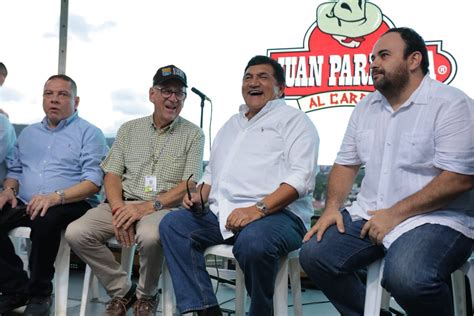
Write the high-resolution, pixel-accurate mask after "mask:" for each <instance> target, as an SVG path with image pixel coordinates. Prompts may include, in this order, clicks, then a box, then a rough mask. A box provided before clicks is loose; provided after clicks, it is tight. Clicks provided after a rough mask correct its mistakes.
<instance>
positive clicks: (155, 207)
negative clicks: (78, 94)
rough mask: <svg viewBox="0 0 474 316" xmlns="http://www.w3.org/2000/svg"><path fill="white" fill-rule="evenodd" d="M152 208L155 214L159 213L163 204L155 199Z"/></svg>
mask: <svg viewBox="0 0 474 316" xmlns="http://www.w3.org/2000/svg"><path fill="white" fill-rule="evenodd" d="M153 208H154V209H155V211H156V212H158V211H161V210H162V209H163V204H162V203H161V202H160V200H158V199H155V202H153Z"/></svg>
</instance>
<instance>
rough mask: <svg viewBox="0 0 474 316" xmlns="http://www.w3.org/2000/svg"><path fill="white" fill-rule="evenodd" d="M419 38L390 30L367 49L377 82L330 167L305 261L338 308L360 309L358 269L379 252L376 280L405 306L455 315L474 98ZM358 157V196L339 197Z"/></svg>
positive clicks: (465, 234) (468, 232) (467, 231)
mask: <svg viewBox="0 0 474 316" xmlns="http://www.w3.org/2000/svg"><path fill="white" fill-rule="evenodd" d="M428 66H429V62H428V52H427V48H426V46H425V42H424V41H423V39H422V38H421V36H420V35H418V34H417V33H416V32H415V31H414V30H412V29H410V28H394V29H390V30H388V31H387V32H386V33H385V34H383V35H382V36H381V37H380V38H379V40H378V41H377V42H376V43H375V45H374V47H373V50H372V64H371V66H370V67H371V70H372V77H373V81H374V86H375V88H376V90H377V91H375V92H374V93H371V94H369V95H368V96H366V97H365V98H364V99H363V100H362V101H361V102H359V103H358V104H357V105H356V107H355V109H354V111H353V113H352V116H351V118H350V120H349V125H348V127H347V130H346V134H345V136H344V140H343V142H342V145H341V149H340V151H339V153H338V155H337V158H336V162H335V163H334V165H333V168H332V170H331V173H330V175H329V183H328V192H327V200H326V207H325V210H324V212H323V214H322V216H321V218H320V219H319V221H318V222H317V223H316V224H315V225H314V227H313V228H312V229H311V231H310V232H309V233H308V234H306V236H305V241H306V243H305V244H304V245H303V247H302V248H301V253H300V261H301V265H302V267H303V269H304V270H305V271H306V272H307V273H308V275H309V276H310V277H311V279H313V280H314V282H315V283H316V284H317V286H318V287H319V288H320V289H321V290H322V291H323V292H324V294H325V295H326V296H327V297H328V298H329V300H330V301H331V302H332V303H333V304H334V305H335V307H336V308H337V309H338V311H339V312H340V313H341V314H342V315H363V313H364V297H365V285H364V284H363V283H362V282H361V280H360V279H359V277H358V275H357V274H356V270H358V269H361V268H363V267H365V266H367V265H369V264H370V263H371V262H373V261H375V260H377V259H380V258H383V257H384V260H385V268H384V271H383V278H382V286H383V287H384V288H386V289H387V290H388V291H389V292H390V293H391V295H392V296H393V297H394V298H395V300H396V301H397V302H398V304H399V305H400V306H401V307H403V309H404V310H405V311H406V312H407V313H408V315H453V307H452V304H453V302H452V296H451V293H450V289H449V285H448V282H449V279H450V274H451V273H452V272H453V271H455V270H456V269H457V268H459V267H460V266H461V265H462V264H463V263H464V262H465V261H466V259H467V258H469V256H470V255H471V252H472V245H473V244H472V238H473V237H474V200H473V197H474V195H473V191H472V188H473V186H474V124H473V121H474V104H472V101H471V99H470V98H469V97H468V96H467V95H466V94H465V93H463V92H462V91H460V90H458V89H456V88H453V87H450V86H447V85H444V84H442V83H440V82H438V81H436V80H433V79H431V78H430V76H429V73H428V72H429V68H428ZM361 166H365V177H364V180H363V181H362V185H361V188H360V192H359V194H358V195H357V199H356V201H354V202H353V203H352V205H351V206H350V207H348V208H347V209H345V208H343V205H344V201H345V199H346V197H347V195H348V194H349V192H350V191H351V189H352V184H353V181H354V179H355V177H356V175H357V172H358V170H359V168H360V167H361Z"/></svg>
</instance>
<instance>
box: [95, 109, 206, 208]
mask: <svg viewBox="0 0 474 316" xmlns="http://www.w3.org/2000/svg"><path fill="white" fill-rule="evenodd" d="M203 151H204V134H203V132H202V130H201V129H200V128H199V127H197V126H196V125H194V124H193V123H191V122H189V121H187V120H186V119H184V118H182V117H177V118H176V119H175V120H174V121H173V123H171V124H170V125H169V126H167V127H165V128H163V129H158V128H156V127H155V125H154V123H153V116H146V117H142V118H139V119H135V120H132V121H129V122H126V123H124V124H123V125H122V126H121V127H120V129H119V131H118V132H117V137H116V139H115V142H114V144H113V145H112V148H111V149H110V152H109V154H108V155H107V157H106V158H105V160H104V161H103V162H102V164H101V167H102V169H103V170H104V172H105V173H108V172H112V173H114V174H116V175H118V176H120V177H122V187H123V194H124V197H126V198H134V199H140V200H145V201H149V200H152V199H153V198H154V197H155V195H156V194H157V193H160V192H164V191H168V190H170V189H171V188H173V187H175V186H176V185H178V183H179V182H181V181H183V180H187V178H188V177H189V176H190V175H191V174H194V176H193V179H194V181H198V180H199V178H200V177H201V174H202V158H203ZM146 176H155V177H156V180H157V185H156V188H157V190H156V192H147V191H146V190H145V177H146Z"/></svg>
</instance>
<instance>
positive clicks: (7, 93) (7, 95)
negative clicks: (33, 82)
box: [0, 88, 24, 102]
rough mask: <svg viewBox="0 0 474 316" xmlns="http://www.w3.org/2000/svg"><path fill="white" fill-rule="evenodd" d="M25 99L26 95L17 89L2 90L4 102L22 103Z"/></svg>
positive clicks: (0, 98)
mask: <svg viewBox="0 0 474 316" xmlns="http://www.w3.org/2000/svg"><path fill="white" fill-rule="evenodd" d="M23 99H24V95H23V94H21V93H20V92H18V91H17V90H15V89H10V88H2V90H1V93H0V100H1V101H3V102H20V101H22V100H23Z"/></svg>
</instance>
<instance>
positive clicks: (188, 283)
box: [160, 56, 319, 316]
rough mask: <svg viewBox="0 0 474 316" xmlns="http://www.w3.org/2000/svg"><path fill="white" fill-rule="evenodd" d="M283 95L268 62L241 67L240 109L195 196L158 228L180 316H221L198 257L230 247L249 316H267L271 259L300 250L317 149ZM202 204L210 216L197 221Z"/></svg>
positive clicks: (281, 80)
mask: <svg viewBox="0 0 474 316" xmlns="http://www.w3.org/2000/svg"><path fill="white" fill-rule="evenodd" d="M284 91H285V76H284V71H283V68H282V67H281V65H280V64H279V63H278V62H277V61H275V60H273V59H271V58H268V57H266V56H255V57H254V58H252V59H251V60H250V61H249V63H248V65H247V67H246V68H245V74H244V77H243V80H242V96H243V98H244V101H245V104H243V105H241V106H240V111H239V113H238V114H236V115H234V116H233V117H231V118H230V120H229V121H227V123H225V125H224V126H223V127H222V128H221V129H220V131H219V132H218V134H217V136H216V139H215V141H214V143H213V147H212V150H211V157H210V161H209V164H208V166H207V167H206V170H205V174H204V176H203V178H202V179H201V181H200V183H199V185H198V187H197V190H196V191H197V192H196V193H193V194H190V195H191V196H190V197H189V196H185V198H184V200H183V206H184V207H185V209H182V210H179V211H176V212H172V213H170V214H168V215H167V216H166V217H165V218H164V219H163V220H162V222H161V224H160V234H161V241H162V244H163V249H164V252H165V257H166V262H167V264H168V267H169V270H170V274H171V278H172V280H173V286H174V289H175V294H176V300H177V304H178V308H179V310H180V312H181V313H187V312H191V311H196V312H197V313H198V315H221V311H220V308H219V305H218V303H217V299H216V297H215V295H214V291H213V288H212V284H211V281H210V278H209V275H208V274H207V272H206V268H205V260H204V257H203V252H204V250H205V249H206V248H207V247H209V246H213V245H217V244H233V245H234V247H233V249H234V255H235V258H236V259H237V261H238V262H239V264H240V267H241V268H242V270H243V272H244V274H245V284H246V287H247V291H248V293H249V294H250V296H251V304H250V311H249V315H253V316H266V315H268V316H270V315H272V310H273V291H274V289H273V287H274V283H275V277H276V272H277V270H278V263H279V259H280V258H281V257H282V256H285V255H287V254H288V253H289V252H290V251H292V250H295V249H298V248H299V247H300V246H301V240H302V238H303V235H304V234H305V232H306V228H307V227H308V225H309V222H310V217H311V215H312V214H313V208H312V205H311V197H312V191H313V187H314V181H315V176H316V164H317V157H318V148H319V138H318V134H317V131H316V129H315V127H314V125H313V123H312V122H311V121H310V120H309V118H308V117H307V116H306V115H305V114H304V113H303V112H301V111H299V110H297V109H295V108H292V107H290V106H288V105H286V104H285V102H284V101H283V100H282V98H283V96H284ZM201 196H202V200H201ZM206 202H209V207H207V206H206V207H205V210H204V212H196V209H199V208H196V206H198V205H203V204H204V203H206ZM209 210H210V211H209Z"/></svg>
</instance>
